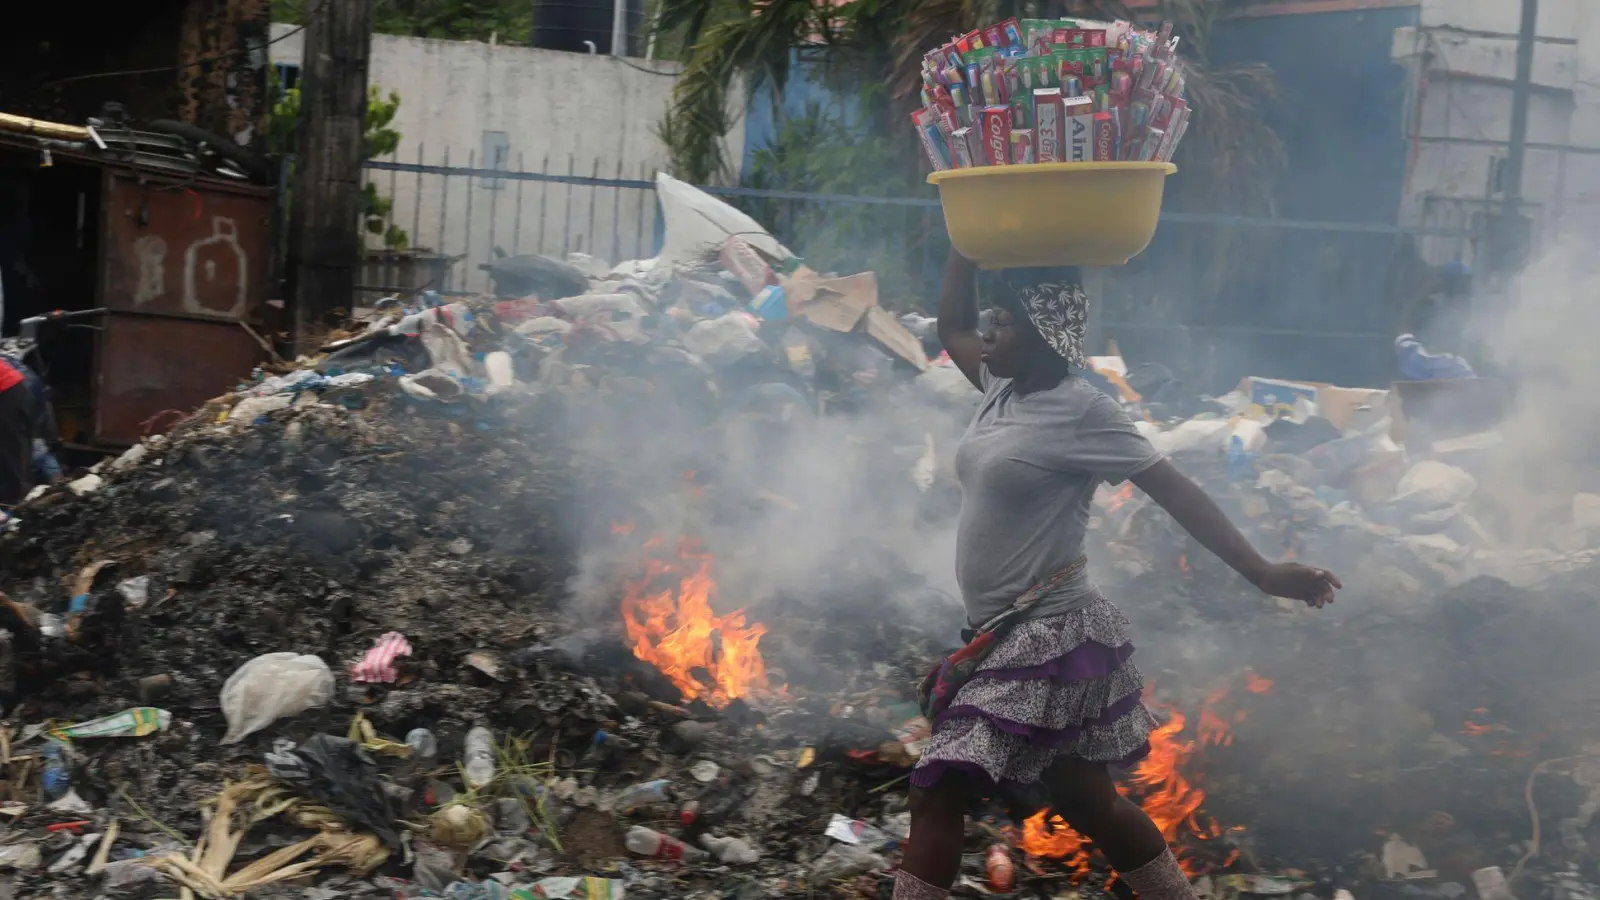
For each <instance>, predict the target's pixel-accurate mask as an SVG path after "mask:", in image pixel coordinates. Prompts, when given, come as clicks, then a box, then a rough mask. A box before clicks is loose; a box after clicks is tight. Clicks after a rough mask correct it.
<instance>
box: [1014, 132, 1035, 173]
mask: <svg viewBox="0 0 1600 900" xmlns="http://www.w3.org/2000/svg"><path fill="white" fill-rule="evenodd" d="M1033 161H1034V154H1033V129H1031V128H1013V129H1011V164H1012V165H1017V166H1023V165H1027V164H1028V163H1031V162H1033Z"/></svg>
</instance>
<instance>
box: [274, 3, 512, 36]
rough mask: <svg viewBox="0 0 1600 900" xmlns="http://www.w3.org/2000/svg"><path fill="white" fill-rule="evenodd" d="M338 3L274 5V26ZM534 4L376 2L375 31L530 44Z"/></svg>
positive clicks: (297, 21)
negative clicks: (320, 7)
mask: <svg viewBox="0 0 1600 900" xmlns="http://www.w3.org/2000/svg"><path fill="white" fill-rule="evenodd" d="M324 2H328V3H331V2H334V0H272V21H274V22H283V23H286V24H290V25H302V24H304V23H305V19H306V15H307V14H308V12H309V11H310V10H313V9H316V8H317V5H318V4H320V3H324ZM532 26H533V3H532V2H531V0H376V2H375V3H374V6H373V10H372V30H373V31H376V32H378V33H380V34H400V35H405V36H407V37H424V38H443V39H446V40H453V41H487V40H489V39H490V37H492V36H493V37H496V38H497V39H498V40H499V41H500V42H502V43H520V42H525V41H527V40H528V35H529V32H530V31H531V29H532Z"/></svg>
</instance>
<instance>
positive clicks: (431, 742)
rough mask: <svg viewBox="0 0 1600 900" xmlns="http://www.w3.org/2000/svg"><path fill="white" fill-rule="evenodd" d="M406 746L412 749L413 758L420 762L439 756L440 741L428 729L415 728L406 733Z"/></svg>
mask: <svg viewBox="0 0 1600 900" xmlns="http://www.w3.org/2000/svg"><path fill="white" fill-rule="evenodd" d="M406 746H408V747H410V748H411V758H412V759H414V760H417V761H419V762H421V761H426V760H431V759H433V758H434V757H436V756H438V755H439V741H438V739H437V738H435V737H434V736H433V732H431V731H429V730H428V729H426V728H413V729H411V730H410V731H408V732H406Z"/></svg>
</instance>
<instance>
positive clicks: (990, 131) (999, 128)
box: [980, 106, 1011, 166]
mask: <svg viewBox="0 0 1600 900" xmlns="http://www.w3.org/2000/svg"><path fill="white" fill-rule="evenodd" d="M1010 163H1011V107H1009V106H986V107H984V109H983V162H982V163H980V165H990V166H1004V165H1009V164H1010Z"/></svg>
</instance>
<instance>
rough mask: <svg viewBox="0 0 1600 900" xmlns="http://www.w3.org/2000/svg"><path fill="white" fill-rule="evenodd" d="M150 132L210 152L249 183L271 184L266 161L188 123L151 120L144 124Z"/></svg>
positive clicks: (270, 170) (270, 171)
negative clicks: (182, 141)
mask: <svg viewBox="0 0 1600 900" xmlns="http://www.w3.org/2000/svg"><path fill="white" fill-rule="evenodd" d="M144 127H145V128H147V129H149V130H150V131H156V132H160V133H161V134H170V135H175V136H177V137H181V138H183V139H184V140H186V141H189V142H190V143H193V144H195V145H197V146H199V147H202V148H205V149H207V150H210V151H211V152H212V153H215V154H216V155H218V156H220V157H222V158H223V159H225V160H227V161H228V162H231V163H233V164H234V165H236V166H238V167H239V171H241V172H243V173H244V174H245V175H247V176H249V178H250V180H251V181H258V182H262V183H271V181H272V167H271V166H270V165H268V164H267V161H266V160H264V159H262V158H261V157H259V156H257V155H256V154H254V153H251V152H250V151H249V150H246V149H245V148H243V147H241V146H239V145H238V144H235V143H234V142H233V141H231V140H229V139H228V138H225V137H223V136H222V135H220V134H214V133H212V132H210V131H207V130H205V129H204V128H200V127H199V126H196V125H190V124H189V123H188V122H178V121H175V120H173V119H152V120H151V121H149V122H146V123H144Z"/></svg>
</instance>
